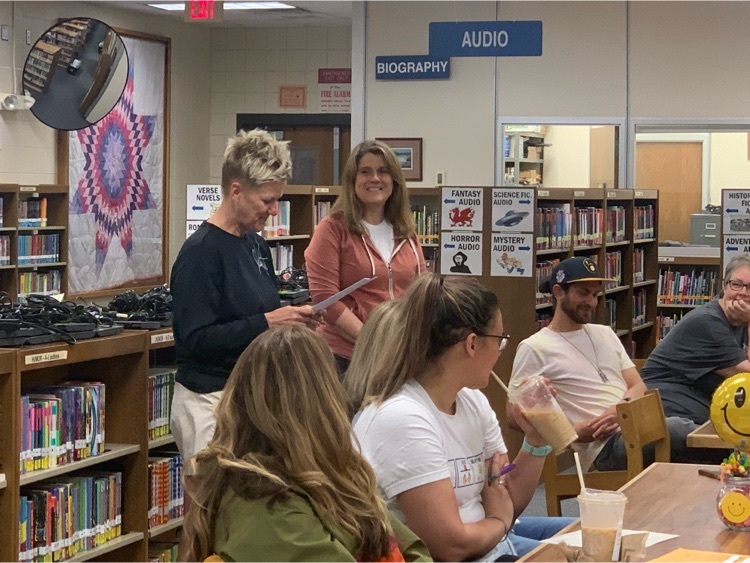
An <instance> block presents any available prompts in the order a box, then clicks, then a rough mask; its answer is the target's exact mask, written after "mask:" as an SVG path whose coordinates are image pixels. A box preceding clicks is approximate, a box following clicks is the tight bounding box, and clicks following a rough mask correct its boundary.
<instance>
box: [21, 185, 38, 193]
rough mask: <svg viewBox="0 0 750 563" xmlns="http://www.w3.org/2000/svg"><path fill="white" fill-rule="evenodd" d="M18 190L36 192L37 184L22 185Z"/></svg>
mask: <svg viewBox="0 0 750 563" xmlns="http://www.w3.org/2000/svg"><path fill="white" fill-rule="evenodd" d="M18 190H19V191H21V192H35V191H36V186H21V187H19V188H18Z"/></svg>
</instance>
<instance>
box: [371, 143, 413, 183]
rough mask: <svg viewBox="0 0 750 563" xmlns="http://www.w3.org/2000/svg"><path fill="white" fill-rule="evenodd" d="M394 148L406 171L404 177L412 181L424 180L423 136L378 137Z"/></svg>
mask: <svg viewBox="0 0 750 563" xmlns="http://www.w3.org/2000/svg"><path fill="white" fill-rule="evenodd" d="M376 140H378V141H382V142H384V143H385V144H386V145H388V146H389V147H391V148H392V149H393V152H394V153H395V154H396V158H397V159H398V163H399V164H400V165H401V169H402V170H403V171H404V179H405V180H406V181H411V182H421V181H422V138H421V137H377V139H376Z"/></svg>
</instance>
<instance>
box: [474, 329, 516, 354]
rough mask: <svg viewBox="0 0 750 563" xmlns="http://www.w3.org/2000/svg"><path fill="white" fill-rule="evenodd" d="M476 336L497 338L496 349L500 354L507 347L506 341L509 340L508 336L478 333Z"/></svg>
mask: <svg viewBox="0 0 750 563" xmlns="http://www.w3.org/2000/svg"><path fill="white" fill-rule="evenodd" d="M477 336H483V337H485V338H497V339H498V342H497V347H498V349H499V350H500V351H501V352H502V351H503V350H505V349H506V348H507V347H508V340H509V339H510V334H482V333H480V332H478V333H477Z"/></svg>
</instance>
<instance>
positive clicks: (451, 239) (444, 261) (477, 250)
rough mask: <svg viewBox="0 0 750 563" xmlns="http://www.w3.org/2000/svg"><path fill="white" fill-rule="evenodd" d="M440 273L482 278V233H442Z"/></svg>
mask: <svg viewBox="0 0 750 563" xmlns="http://www.w3.org/2000/svg"><path fill="white" fill-rule="evenodd" d="M440 273H441V274H459V275H461V274H463V275H467V276H481V275H482V233H462V232H450V231H445V232H443V233H441V237H440Z"/></svg>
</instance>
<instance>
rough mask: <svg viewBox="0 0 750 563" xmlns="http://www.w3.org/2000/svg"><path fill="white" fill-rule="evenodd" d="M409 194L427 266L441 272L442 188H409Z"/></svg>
mask: <svg viewBox="0 0 750 563" xmlns="http://www.w3.org/2000/svg"><path fill="white" fill-rule="evenodd" d="M407 192H408V194H409V203H410V204H411V209H412V216H413V217H414V223H415V224H416V227H417V239H418V240H419V244H420V245H421V246H422V254H424V259H425V265H426V266H427V270H429V271H431V272H439V271H440V265H439V258H440V194H441V188H409V189H408V190H407Z"/></svg>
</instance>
